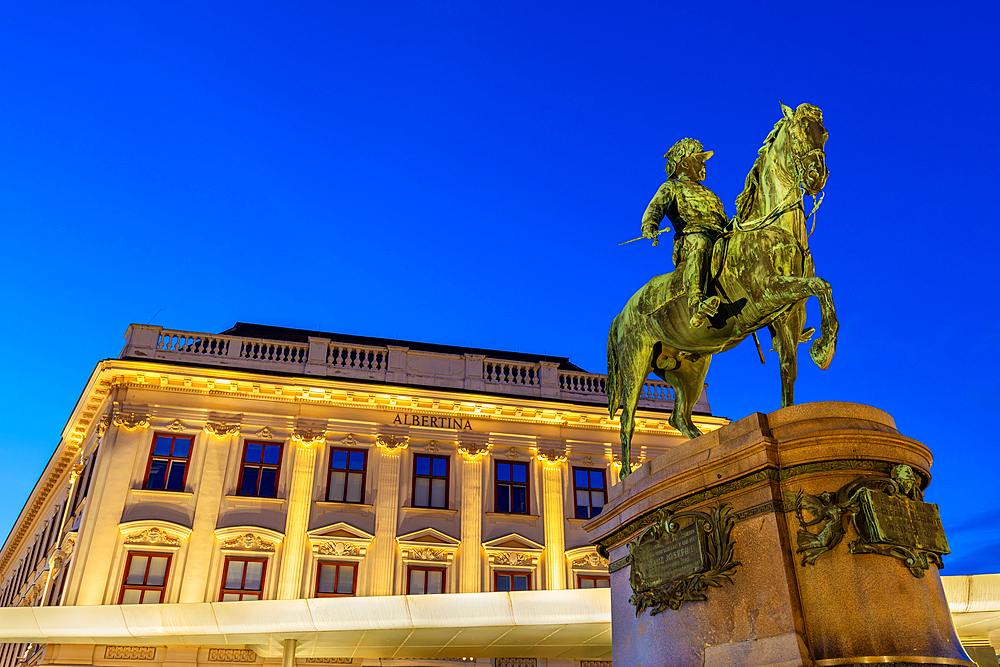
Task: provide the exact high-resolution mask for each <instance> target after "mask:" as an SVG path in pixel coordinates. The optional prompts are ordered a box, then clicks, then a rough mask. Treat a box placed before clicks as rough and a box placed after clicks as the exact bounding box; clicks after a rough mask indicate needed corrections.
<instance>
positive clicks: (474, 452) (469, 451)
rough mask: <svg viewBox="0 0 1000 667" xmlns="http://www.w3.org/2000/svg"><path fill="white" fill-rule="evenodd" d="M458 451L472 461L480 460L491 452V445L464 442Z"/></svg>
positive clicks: (460, 444)
mask: <svg viewBox="0 0 1000 667" xmlns="http://www.w3.org/2000/svg"><path fill="white" fill-rule="evenodd" d="M458 451H460V452H461V453H462V454H464V455H465V457H466V458H467V459H469V460H470V461H474V460H476V459H478V458H479V457H480V456H483V455H484V454H486V453H488V452H489V451H490V446H489V444H478V443H473V442H462V443H459V445H458Z"/></svg>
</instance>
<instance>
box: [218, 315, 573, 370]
mask: <svg viewBox="0 0 1000 667" xmlns="http://www.w3.org/2000/svg"><path fill="white" fill-rule="evenodd" d="M222 334H223V335H230V336H242V337H245V338H263V339H265V340H283V341H287V342H289V343H305V342H308V340H309V337H310V336H311V337H314V338H328V339H330V340H332V341H336V342H339V343H348V344H350V345H367V346H369V347H386V346H388V345H394V346H398V347H406V348H409V349H411V350H421V351H423V352H436V353H438V354H457V355H463V354H481V355H483V356H486V357H489V358H491V359H505V360H508V361H520V362H524V363H535V362H538V361H548V362H551V363H555V364H559V370H561V371H577V372H580V373H586V372H587V371H585V370H584V369H582V368H580V367H579V366H577V365H576V364H574V363H572V362H571V361H570V360H569V357H550V356H548V355H544V354H523V353H521V352H505V351H503V350H486V349H483V348H478V347H458V346H456V345H437V344H435V343H419V342H416V341H412V340H398V339H394V338H372V337H369V336H352V335H350V334H338V333H330V332H327V331H308V330H306V329H286V328H285V327H273V326H270V325H267V324H248V323H246V322H237V323H236V324H235V325H234V326H232V327H231V328H229V329H227V330H225V331H223V332H222Z"/></svg>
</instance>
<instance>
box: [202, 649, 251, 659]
mask: <svg viewBox="0 0 1000 667" xmlns="http://www.w3.org/2000/svg"><path fill="white" fill-rule="evenodd" d="M208 660H209V662H257V654H256V653H254V652H253V651H251V650H250V649H248V648H210V649H208Z"/></svg>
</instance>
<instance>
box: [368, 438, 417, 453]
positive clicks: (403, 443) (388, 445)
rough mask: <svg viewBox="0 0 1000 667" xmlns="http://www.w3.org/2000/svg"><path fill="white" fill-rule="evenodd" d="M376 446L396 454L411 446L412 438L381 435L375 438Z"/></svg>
mask: <svg viewBox="0 0 1000 667" xmlns="http://www.w3.org/2000/svg"><path fill="white" fill-rule="evenodd" d="M375 445H376V446H378V447H381V448H382V449H384V450H385V451H386V452H396V451H399V450H401V449H406V448H407V447H409V446H410V436H408V435H395V434H392V433H385V434H382V433H380V434H378V435H376V436H375Z"/></svg>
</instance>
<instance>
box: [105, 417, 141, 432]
mask: <svg viewBox="0 0 1000 667" xmlns="http://www.w3.org/2000/svg"><path fill="white" fill-rule="evenodd" d="M111 423H112V424H114V425H115V426H117V427H119V428H123V429H125V430H126V431H128V432H129V433H132V432H134V431H138V430H139V429H144V428H147V427H148V426H149V415H137V414H136V413H134V412H130V413H128V414H125V413H123V412H119V413H117V414H116V415H115V416H114V418H113V419H112V420H111Z"/></svg>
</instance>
